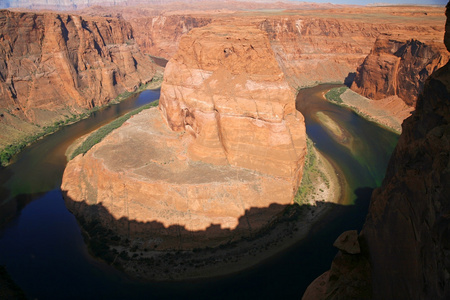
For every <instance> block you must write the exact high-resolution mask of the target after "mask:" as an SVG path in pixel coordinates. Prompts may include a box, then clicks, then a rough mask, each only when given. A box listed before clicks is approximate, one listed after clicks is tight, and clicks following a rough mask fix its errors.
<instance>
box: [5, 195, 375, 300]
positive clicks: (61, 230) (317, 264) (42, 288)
mask: <svg viewBox="0 0 450 300" xmlns="http://www.w3.org/2000/svg"><path fill="white" fill-rule="evenodd" d="M371 192H372V189H371V188H359V189H357V190H355V191H354V193H355V196H356V200H355V205H351V206H342V205H337V204H332V203H320V204H319V205H320V206H325V207H326V208H327V209H328V211H329V212H328V213H327V214H326V215H325V217H324V218H323V220H322V221H321V222H320V223H317V224H316V225H314V226H313V227H312V228H311V230H310V232H309V233H308V235H307V237H306V238H305V239H303V240H301V241H300V242H297V243H296V244H294V245H293V246H291V247H290V248H288V249H286V250H284V251H282V252H280V253H278V254H276V255H275V256H273V257H271V258H270V259H268V260H266V261H265V262H263V263H261V264H258V265H256V266H254V267H251V268H249V269H247V270H245V271H241V272H238V273H235V274H232V275H229V276H222V277H217V278H209V279H197V280H185V281H178V282H140V281H136V280H132V279H130V278H129V277H127V276H126V275H124V274H123V273H121V272H119V271H117V270H116V269H115V268H113V267H111V266H110V265H109V264H107V263H103V262H99V261H97V260H95V259H94V258H92V257H91V256H90V255H89V254H88V250H87V247H86V245H85V243H84V242H83V237H82V236H83V235H82V233H81V231H80V228H79V227H78V225H77V220H76V219H75V217H74V216H73V215H72V214H71V213H70V212H69V211H68V210H67V208H66V206H65V205H64V201H63V200H62V194H61V192H60V190H53V191H50V192H48V193H46V194H44V195H42V196H41V197H40V198H39V199H37V200H35V201H33V202H31V203H30V204H29V205H27V206H26V207H25V209H23V211H22V214H21V218H20V220H18V221H16V222H14V223H15V224H13V225H12V226H8V227H9V229H8V230H5V231H4V232H3V233H2V235H3V236H2V239H1V240H0V257H1V261H0V263H2V264H6V265H7V267H8V270H9V271H10V273H11V275H12V277H13V278H14V280H15V281H16V282H17V283H18V284H19V286H21V287H22V288H24V290H25V291H26V294H27V296H28V297H29V298H33V299H34V298H37V299H62V298H63V299H80V298H83V299H94V298H96V299H98V298H107V299H141V298H142V297H143V295H145V297H146V298H149V299H150V298H151V299H211V298H214V299H230V298H233V299H249V298H252V299H253V298H255V297H258V298H260V299H273V298H278V299H281V298H282V299H298V298H299V297H301V295H302V293H303V291H304V290H305V289H306V287H307V285H308V284H309V283H310V282H311V281H312V280H313V279H315V278H316V277H317V276H318V275H320V274H321V273H323V272H324V271H325V270H326V269H327V268H329V264H330V260H331V259H332V258H333V257H334V255H335V254H336V249H334V248H333V247H332V244H333V242H334V240H335V239H336V238H337V236H339V235H340V233H342V231H344V230H350V229H355V226H356V228H360V227H361V226H362V224H363V222H364V215H365V212H366V211H367V205H368V199H369V198H370V194H371ZM67 201H70V200H67V199H66V202H67ZM77 205H78V207H77V209H79V210H80V211H83V210H85V209H90V210H92V213H93V214H94V215H93V216H92V217H95V215H101V216H102V218H101V219H108V228H107V229H106V228H104V227H103V228H102V226H99V225H98V224H95V222H94V223H93V224H83V226H82V227H83V228H85V229H87V230H88V231H89V232H90V234H91V239H92V240H94V241H97V244H96V245H95V247H96V250H98V251H104V248H102V247H101V246H100V247H99V244H98V241H100V242H104V241H105V240H106V241H108V243H111V241H112V240H111V237H114V236H115V235H116V234H115V233H113V232H112V231H111V230H110V229H111V228H116V229H118V230H119V231H120V230H121V229H120V228H122V230H124V231H125V232H126V233H127V234H129V235H128V241H127V242H126V243H129V244H131V243H132V242H133V239H134V238H136V236H133V233H130V232H129V231H128V230H129V229H128V228H133V231H135V232H136V233H138V234H137V236H139V233H141V232H146V231H152V230H153V232H154V230H155V228H159V229H161V228H165V227H164V226H162V225H161V224H158V223H157V222H151V223H141V222H136V221H133V220H127V219H120V220H115V219H114V218H113V217H112V216H111V215H109V216H108V214H109V213H108V212H107V210H105V209H104V208H103V207H102V206H101V205H96V206H88V205H86V204H84V203H77ZM68 206H69V207H70V204H69V205H68ZM268 209H269V210H272V209H275V210H279V209H283V207H282V206H280V205H273V206H271V207H270V208H268ZM293 210H294V213H293V212H292V211H293ZM310 211H311V207H310V206H308V205H305V206H301V207H299V206H297V205H295V206H291V210H290V211H289V210H288V213H286V214H285V216H284V217H282V218H281V221H280V223H277V225H274V226H269V227H268V228H267V229H265V232H264V234H267V231H270V230H273V229H274V228H276V226H281V225H283V222H287V223H289V222H293V221H294V220H295V218H302V216H304V215H305V214H308V213H310ZM85 212H86V211H85ZM75 214H76V212H75ZM261 214H267V209H264V208H262V209H261V208H260V209H251V210H249V211H248V212H247V215H246V216H243V217H242V218H241V219H240V222H239V226H238V228H239V230H244V231H246V230H248V218H249V217H250V218H253V217H256V218H258V215H261ZM87 215H89V214H87ZM78 221H80V223H83V222H84V221H83V220H82V219H79V220H78ZM165 229H168V230H175V231H176V232H177V233H181V235H183V236H184V237H194V238H195V237H196V236H197V237H199V238H201V237H202V236H203V235H204V234H205V233H208V231H211V232H209V233H213V234H219V235H220V232H218V231H220V228H218V227H217V226H214V225H212V226H211V227H210V228H209V229H207V230H206V231H204V232H197V233H195V232H191V231H187V230H185V229H184V228H182V227H181V226H173V227H170V228H165ZM105 232H106V233H108V232H109V235H108V234H105ZM223 233H224V234H225V235H229V234H230V233H231V234H232V232H230V231H229V230H224V231H223ZM140 237H142V236H140ZM256 237H257V236H255V237H254V238H256ZM85 238H86V236H85ZM98 239H100V240H98ZM113 240H115V241H117V239H115V238H114V239H113ZM88 244H89V243H88ZM4 245H8V247H4ZM225 247H231V248H236V247H237V248H238V247H239V244H228V245H227V246H225ZM94 250H95V249H94ZM225 250H227V249H225ZM207 251H212V250H207ZM255 251H258V249H255ZM195 253H196V252H194V254H193V255H192V256H191V257H189V256H183V255H185V254H182V253H180V252H178V253H176V252H175V253H174V254H171V255H169V256H164V259H165V260H166V261H172V260H173V259H174V257H176V256H180V257H179V259H181V260H182V261H184V262H185V263H186V264H188V263H190V259H192V258H194V259H195ZM100 254H101V256H102V258H103V259H106V261H109V263H111V261H110V260H109V259H108V256H107V255H106V256H105V255H104V254H105V253H100ZM194 263H198V262H195V260H194ZM174 264H177V261H176V260H174ZM167 266H169V267H170V263H169V264H165V265H164V267H167ZM176 267H179V266H178V265H177V266H176ZM149 268H150V270H152V269H153V268H155V269H157V270H158V271H161V272H164V268H159V269H158V265H156V264H155V261H153V262H150V264H149ZM49 282H51V284H52V290H51V293H49V290H48V288H47V286H48V283H49Z"/></svg>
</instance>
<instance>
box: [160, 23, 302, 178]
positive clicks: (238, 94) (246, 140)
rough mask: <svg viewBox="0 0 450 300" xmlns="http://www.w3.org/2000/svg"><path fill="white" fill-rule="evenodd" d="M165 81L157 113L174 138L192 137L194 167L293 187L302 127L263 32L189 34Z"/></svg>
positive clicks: (216, 29)
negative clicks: (226, 167)
mask: <svg viewBox="0 0 450 300" xmlns="http://www.w3.org/2000/svg"><path fill="white" fill-rule="evenodd" d="M261 58H265V60H264V61H263V60H262V59H261ZM165 75H166V76H167V77H166V79H165V80H164V82H163V85H162V91H161V99H160V109H161V111H162V112H163V114H164V117H165V118H166V120H167V123H168V124H169V126H170V127H171V128H172V129H173V130H176V131H181V130H186V131H188V132H190V133H191V134H192V135H193V136H194V137H195V142H194V143H193V144H192V145H191V146H190V147H189V149H188V151H189V152H188V154H189V156H190V157H191V158H192V159H195V160H201V161H206V162H211V163H216V164H221V165H223V164H231V165H233V166H239V167H245V168H248V169H254V170H257V171H260V172H263V173H267V174H272V175H276V176H283V177H288V178H292V177H293V178H296V179H298V177H299V172H300V167H299V166H300V162H301V161H302V160H303V154H304V149H305V139H304V131H305V129H304V120H303V116H302V115H301V114H300V113H299V112H297V111H296V110H295V103H294V101H292V99H293V98H294V97H295V96H294V94H293V91H292V90H291V89H290V87H289V85H288V84H287V83H286V81H285V79H284V75H283V72H282V71H281V70H280V68H279V67H278V64H277V61H276V60H275V59H274V56H273V52H272V50H271V48H270V44H269V43H268V39H267V37H266V35H265V34H264V33H263V32H262V31H260V30H256V29H254V28H252V27H247V28H245V30H241V29H238V28H237V27H232V26H208V27H204V28H199V29H195V30H193V31H191V33H190V34H189V35H188V36H186V37H183V38H182V41H181V42H180V46H179V50H178V53H177V55H175V56H174V57H173V58H172V59H171V60H170V61H169V63H168V64H167V67H166V72H165ZM296 181H298V180H296Z"/></svg>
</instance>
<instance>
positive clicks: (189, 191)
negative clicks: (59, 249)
mask: <svg viewBox="0 0 450 300" xmlns="http://www.w3.org/2000/svg"><path fill="white" fill-rule="evenodd" d="M305 152H306V134H305V125H304V119H303V116H302V115H301V114H300V113H299V112H297V111H296V110H295V95H294V93H293V91H292V90H291V89H290V87H289V85H288V83H287V82H286V81H285V79H284V75H283V72H282V71H281V70H280V69H279V67H278V64H277V62H276V60H275V57H274V55H273V52H272V50H271V48H270V44H269V41H268V39H267V36H266V34H265V33H264V32H262V31H260V30H258V29H256V28H254V27H248V28H241V27H235V26H231V27H225V28H224V27H215V26H211V27H205V28H202V29H195V30H192V31H191V32H190V33H189V34H188V35H187V36H185V37H184V38H183V39H182V41H181V43H180V47H179V50H178V52H177V54H176V55H175V56H174V58H173V59H171V60H170V61H169V63H168V64H167V67H166V70H165V74H164V82H163V85H162V88H161V99H160V106H159V110H156V109H154V110H148V111H145V112H143V113H141V114H139V115H137V116H135V117H133V118H131V119H130V120H129V121H127V122H126V123H125V124H124V125H123V126H122V127H121V128H119V129H118V130H116V131H114V132H113V133H112V134H110V135H109V136H108V137H107V138H106V139H104V140H103V141H102V142H101V143H99V144H98V145H96V146H95V147H93V148H92V149H91V150H90V151H89V152H88V153H87V154H86V155H84V156H78V157H76V158H75V159H74V160H72V161H71V162H69V164H68V165H67V168H66V170H65V172H64V177H63V184H62V189H63V191H65V193H66V200H67V201H66V202H67V206H68V207H69V208H70V209H71V210H72V211H73V213H74V214H75V215H76V216H77V217H78V218H79V219H82V220H83V224H85V225H86V224H91V223H92V222H99V223H100V224H101V225H102V226H103V227H105V228H111V229H113V230H114V232H117V233H118V234H119V235H120V236H126V237H129V238H132V239H138V238H142V239H144V240H145V241H147V242H146V243H145V244H144V245H141V246H142V247H143V248H144V247H146V248H154V247H155V245H156V247H157V249H174V248H176V249H192V248H195V247H205V246H217V245H219V244H222V243H225V242H228V241H232V240H236V239H239V238H240V237H242V236H249V235H252V234H254V233H256V232H258V231H259V230H260V229H262V228H264V227H265V226H267V225H268V224H269V223H270V222H272V221H273V220H274V218H275V217H276V215H277V214H278V213H280V212H281V211H282V210H283V209H284V208H285V207H286V206H287V205H289V204H291V203H292V202H293V197H294V195H295V193H296V191H297V188H298V185H299V182H300V179H301V175H302V168H303V162H304V157H305ZM86 227H89V225H86Z"/></svg>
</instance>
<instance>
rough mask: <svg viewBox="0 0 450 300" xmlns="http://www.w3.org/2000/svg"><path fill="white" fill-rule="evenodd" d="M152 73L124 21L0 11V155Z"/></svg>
mask: <svg viewBox="0 0 450 300" xmlns="http://www.w3.org/2000/svg"><path fill="white" fill-rule="evenodd" d="M154 73H155V68H154V65H153V63H152V61H151V60H150V58H149V57H148V56H146V55H144V54H142V53H141V52H140V50H139V47H138V45H137V44H136V43H135V41H134V39H133V33H132V28H131V26H130V24H129V23H127V22H126V21H125V20H123V19H117V18H104V17H81V16H78V15H72V14H60V13H50V12H46V13H32V12H12V11H8V10H0V141H1V142H0V148H1V147H4V146H6V145H9V144H11V143H15V142H18V141H20V140H21V139H23V137H24V136H26V135H28V134H33V133H35V132H37V131H39V130H42V129H41V127H42V126H48V125H51V124H53V123H54V122H55V121H60V120H64V119H65V118H68V117H70V116H72V115H77V114H80V113H83V112H85V111H86V110H88V109H91V108H93V107H97V106H102V105H105V104H107V103H109V102H110V101H111V100H113V99H115V98H116V97H117V96H118V95H119V94H121V93H123V92H126V91H134V90H135V89H136V88H137V87H138V86H139V85H141V84H144V83H147V82H149V81H151V80H152V77H153V74H154Z"/></svg>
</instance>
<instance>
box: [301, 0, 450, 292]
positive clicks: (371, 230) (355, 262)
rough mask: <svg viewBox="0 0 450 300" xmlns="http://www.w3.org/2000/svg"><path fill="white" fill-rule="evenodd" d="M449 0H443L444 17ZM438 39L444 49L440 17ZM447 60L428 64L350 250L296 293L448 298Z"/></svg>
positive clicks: (449, 80) (449, 113)
mask: <svg viewBox="0 0 450 300" xmlns="http://www.w3.org/2000/svg"><path fill="white" fill-rule="evenodd" d="M449 17H450V4H448V5H447V18H449ZM446 31H447V33H446V35H445V45H446V46H447V49H449V48H450V40H449V38H448V33H449V32H450V21H449V19H447V23H446ZM449 100H450V63H447V64H446V65H445V66H444V67H442V68H440V69H439V70H437V71H435V72H434V73H433V74H432V75H431V76H430V77H429V78H428V79H427V80H426V81H425V84H424V88H423V92H422V93H420V94H419V97H418V101H417V107H416V111H415V112H414V114H413V115H412V116H411V117H409V118H407V119H406V120H405V121H404V123H403V133H402V134H401V136H400V140H399V142H398V145H397V147H396V149H395V150H394V153H393V155H392V157H391V161H390V163H389V167H388V170H387V172H386V177H385V179H384V181H383V184H382V186H381V187H380V188H379V189H377V190H375V191H374V193H373V195H372V199H371V203H370V208H369V213H368V216H367V219H366V222H365V224H364V227H363V230H362V231H361V233H360V235H359V237H357V236H356V234H354V235H353V240H352V241H351V240H350V239H347V243H348V244H351V243H352V242H353V243H358V242H359V243H360V244H361V250H360V251H358V253H353V254H351V253H348V252H346V251H345V249H344V248H342V247H341V248H340V249H341V251H340V252H339V254H338V255H337V256H336V258H335V259H334V261H333V264H332V267H331V270H330V271H328V272H326V273H325V274H324V275H322V276H321V277H319V278H318V279H316V281H314V282H313V283H312V284H311V285H310V286H309V287H308V289H307V291H306V293H305V295H304V297H303V299H370V298H373V299H449V298H450V281H449V274H450V272H449V270H450V261H449V245H450V217H449V216H450V197H449V194H450V184H449V183H450V176H449V174H450V156H449V153H450V101H449Z"/></svg>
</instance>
